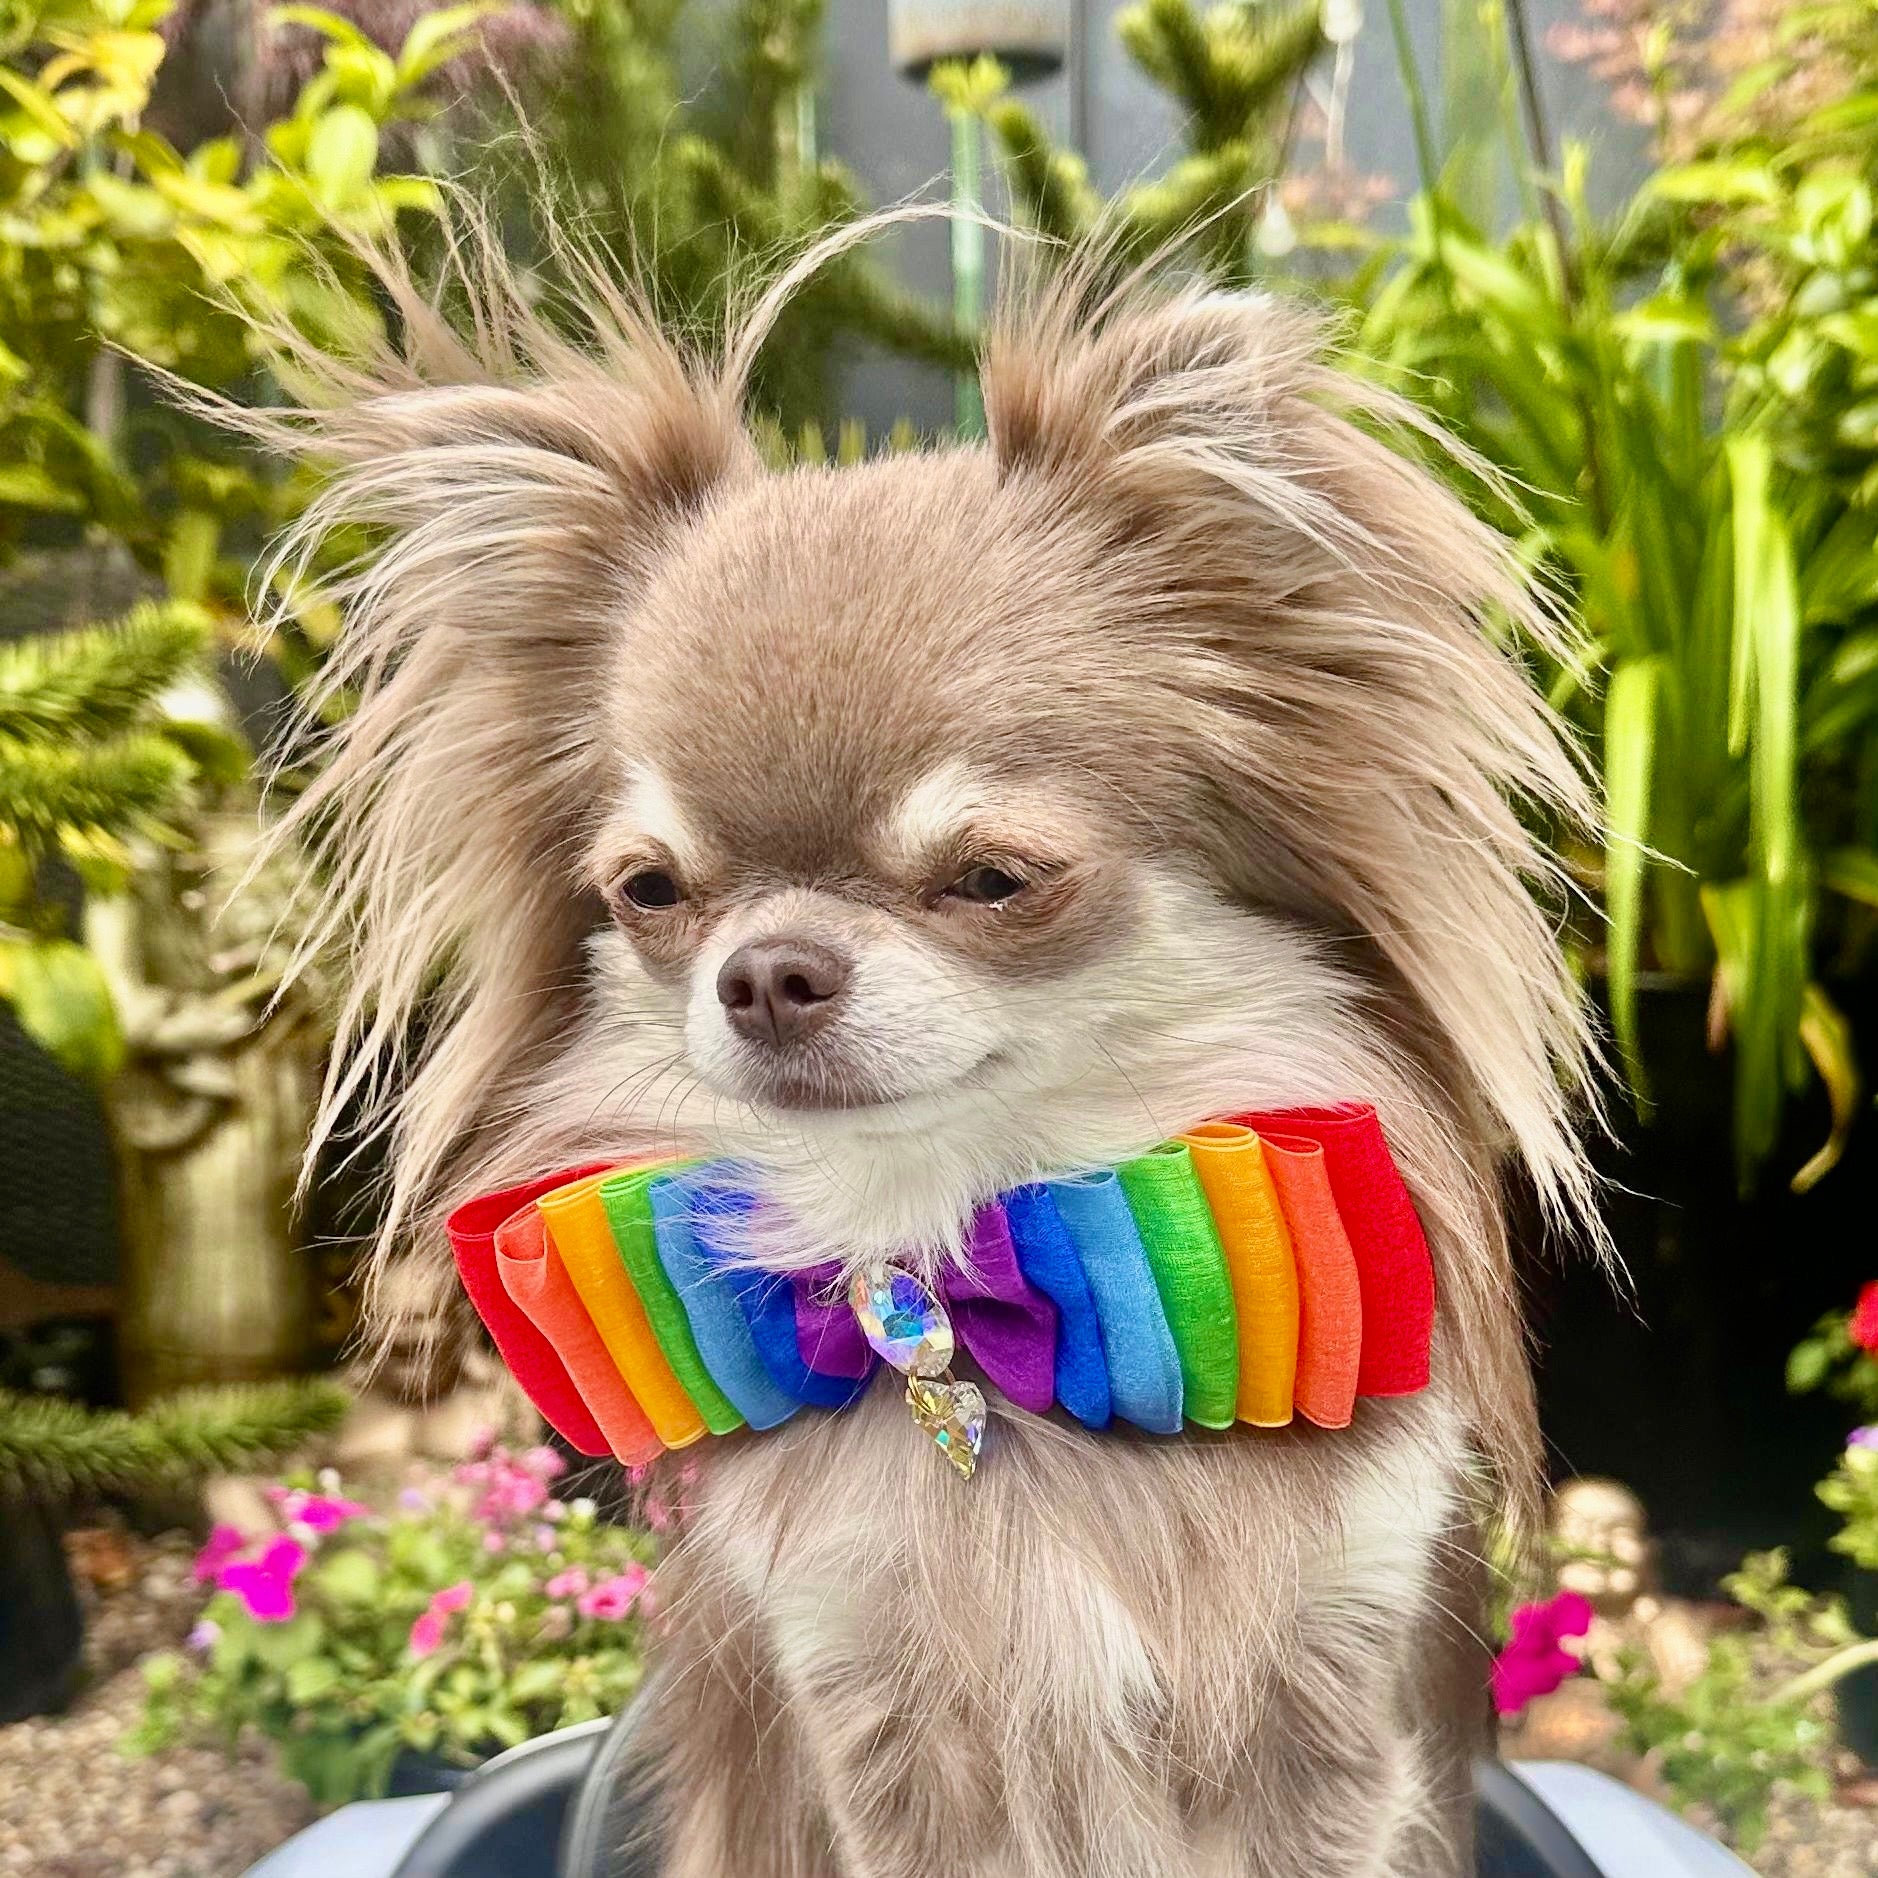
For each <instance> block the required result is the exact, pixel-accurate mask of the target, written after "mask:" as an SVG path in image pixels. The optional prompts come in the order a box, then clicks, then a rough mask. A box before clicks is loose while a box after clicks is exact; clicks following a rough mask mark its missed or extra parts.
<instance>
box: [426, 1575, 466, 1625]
mask: <svg viewBox="0 0 1878 1878" xmlns="http://www.w3.org/2000/svg"><path fill="white" fill-rule="evenodd" d="M475 1595H476V1587H475V1586H474V1585H473V1584H471V1583H470V1581H469V1580H468V1579H467V1578H465V1579H464V1580H463V1581H462V1583H461V1584H454V1585H446V1586H445V1587H444V1588H443V1589H442V1590H441V1591H439V1592H437V1593H436V1594H435V1595H434V1596H433V1597H432V1598H431V1600H430V1608H431V1609H432V1610H433V1611H441V1612H442V1613H443V1615H444V1616H445V1617H454V1616H455V1615H456V1613H457V1612H458V1611H461V1610H464V1609H467V1608H468V1605H469V1601H470V1599H471V1598H473V1597H474V1596H475Z"/></svg>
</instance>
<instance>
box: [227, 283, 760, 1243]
mask: <svg viewBox="0 0 1878 1878" xmlns="http://www.w3.org/2000/svg"><path fill="white" fill-rule="evenodd" d="M383 284H384V286H385V288H386V290H387V292H388V293H389V294H390V296H391V298H392V300H393V303H394V311H395V313H396V315H397V317H398V322H399V332H400V338H399V341H398V342H397V344H396V345H395V346H394V345H392V344H389V343H387V344H385V345H382V346H380V347H378V348H376V349H375V350H374V351H373V352H371V353H370V355H369V356H366V357H365V358H363V359H360V358H357V357H354V358H350V359H335V358H333V357H331V356H328V355H321V354H319V353H317V352H313V351H311V350H309V349H308V348H307V347H306V346H305V345H304V344H301V343H299V342H297V341H295V340H294V339H293V338H292V336H291V335H276V337H278V338H284V340H285V342H286V344H287V346H288V348H289V353H288V356H287V358H286V359H285V360H284V370H283V375H284V376H286V377H287V378H288V380H289V382H290V383H292V384H293V386H294V388H295V389H296V391H297V392H298V393H299V394H300V404H299V408H298V409H296V410H292V411H289V412H287V413H284V414H283V413H280V412H278V411H276V412H271V413H261V414H258V415H256V416H250V417H249V418H248V419H247V420H246V422H247V427H248V428H250V429H251V430H261V431H262V432H263V433H264V435H265V436H266V437H267V438H268V440H269V441H271V442H273V443H274V444H276V445H280V444H282V443H285V444H286V445H287V446H288V447H290V448H292V449H294V450H296V451H298V452H300V453H302V454H305V455H306V456H308V457H310V458H312V459H314V460H315V461H316V462H318V463H319V464H321V465H322V466H324V467H325V468H326V469H327V470H328V472H329V475H328V479H327V480H326V482H325V483H324V485H323V487H322V489H321V492H320V493H319V495H318V496H317V497H316V499H315V500H314V502H313V503H312V505H311V507H310V508H309V509H308V511H307V512H306V514H305V515H304V517H303V518H302V519H301V521H300V522H299V523H298V524H297V526H296V527H295V528H294V530H293V531H292V532H291V534H290V535H289V536H288V538H287V539H286V541H285V542H284V543H283V544H282V545H281V547H280V549H279V550H278V551H277V554H276V557H275V560H274V563H273V565H272V568H271V570H270V573H271V577H272V579H273V583H274V585H275V587H276V588H277V590H278V591H280V592H281V593H283V594H285V595H286V596H287V598H286V600H284V601H283V602H282V606H283V610H291V609H292V607H293V606H294V605H296V604H297V603H298V600H299V599H300V598H301V597H302V596H304V595H306V594H308V593H312V594H316V595H317V596H318V597H320V598H321V599H323V600H328V601H331V602H334V603H336V604H337V606H338V607H339V609H340V610H341V613H342V615H343V626H342V629H341V631H340V635H339V638H338V642H337V644H336V645H335V647H334V649H333V650H332V652H331V653H330V655H329V656H328V660H327V663H326V666H325V669H324V672H323V673H322V675H321V678H320V680H319V683H318V686H317V688H316V690H315V693H314V695H313V696H312V698H311V700H310V701H311V703H312V705H313V707H314V709H315V711H316V712H317V713H318V714H319V715H320V716H321V717H323V718H324V720H325V722H326V723H327V725H328V726H330V727H329V728H327V729H326V730H324V731H323V732H322V733H321V735H320V739H319V743H320V747H319V749H318V751H317V752H316V767H315V779H314V781H313V782H312V784H311V786H310V787H309V789H308V790H307V792H306V793H305V794H304V795H303V796H302V797H301V798H300V800H299V801H298V803H297V804H296V805H295V807H294V808H293V810H292V812H291V814H290V815H289V816H288V817H287V818H286V822H285V832H286V834H287V836H288V837H289V838H292V837H296V836H297V837H299V838H301V839H303V840H304V841H305V842H306V844H307V845H308V846H309V847H310V848H311V849H312V851H313V856H314V860H315V864H316V866H317V868H318V869H319V872H320V875H321V880H320V886H319V893H320V896H321V897H320V904H319V908H318V912H317V916H316V918H315V920H314V922H313V927H312V937H311V938H310V939H309V941H308V944H307V950H308V952H309V953H311V951H313V950H314V949H315V948H326V949H329V950H330V951H331V952H333V953H335V954H337V955H338V956H337V958H336V960H335V963H336V964H338V966H339V967H340V969H341V970H343V972H344V974H345V976H346V980H347V990H346V994H345V997H344V1000H343V1003H342V1005H341V1007H340V1010H339V1013H338V1020H337V1021H338V1037H337V1040H336V1044H335V1048H334V1052H333V1057H332V1064H333V1067H332V1069H331V1071H330V1074H329V1077H328V1081H327V1086H326V1090H325V1095H324V1101H323V1104H322V1109H321V1115H320V1120H319V1124H318V1127H317V1129H316V1131H315V1134H314V1137H313V1143H312V1146H311V1148H310V1149H309V1156H308V1163H307V1164H308V1166H309V1167H310V1166H311V1165H312V1157H313V1155H314V1154H316V1153H317V1152H318V1150H319V1148H320V1146H321V1144H322V1142H323V1141H324V1140H325V1139H326V1138H327V1137H328V1136H330V1135H331V1134H332V1132H333V1130H334V1128H335V1126H337V1125H340V1124H342V1123H343V1124H344V1126H345V1127H346V1129H347V1131H348V1132H351V1131H353V1130H355V1129H357V1128H359V1127H361V1126H362V1127H364V1128H365V1129H367V1130H372V1131H375V1130H377V1129H379V1128H390V1129H391V1131H392V1133H393V1135H394V1145H395V1149H396V1152H395V1154H394V1157H393V1158H394V1175H393V1185H392V1194H391V1202H390V1218H389V1221H388V1223H387V1225H386V1229H385V1230H386V1238H387V1240H388V1239H389V1237H390V1235H391V1233H392V1232H394V1231H396V1230H397V1229H398V1227H399V1226H400V1225H401V1224H402V1223H406V1222H408V1220H409V1217H410V1216H411V1214H412V1213H413V1212H414V1211H416V1212H423V1211H425V1210H427V1209H428V1208H429V1207H430V1206H431V1205H432V1204H433V1203H434V1201H435V1200H436V1198H437V1195H436V1192H435V1189H436V1187H437V1184H438V1180H439V1176H440V1174H441V1173H442V1171H443V1170H444V1169H445V1167H446V1165H447V1164H448V1163H449V1162H450V1161H451V1159H452V1158H453V1156H454V1154H455V1151H456V1149H457V1148H458V1147H459V1146H460V1145H461V1144H462V1143H463V1142H464V1141H465V1139H466V1138H469V1137H472V1136H474V1135H475V1133H476V1132H477V1130H478V1129H479V1128H482V1127H484V1126H485V1124H486V1123H487V1122H488V1120H489V1118H490V1117H491V1116H492V1115H494V1114H496V1113H497V1112H499V1111H500V1110H501V1109H502V1108H503V1106H504V1104H505V1102H506V1101H507V1100H508V1099H509V1097H511V1096H512V1095H513V1093H514V1091H515V1089H516V1088H517V1087H519V1086H520V1084H521V1082H522V1080H523V1079H524V1078H525V1077H526V1076H527V1074H528V1073H529V1070H530V1067H531V1060H532V1059H533V1058H534V1057H535V1056H536V1055H537V1054H538V1053H539V1051H540V1050H541V1049H542V1048H543V1047H544V1046H545V1043H546V1040H547V1038H548V1037H549V1036H551V1035H552V1033H553V1030H554V1028H555V1026H556V1024H557V1023H558V1022H560V1021H562V1020H563V1019H564V1018H565V1017H566V1016H567V1014H568V1012H569V1009H570V1004H571V1000H572V999H573V998H574V997H575V996H577V994H578V985H579V979H580V976H581V946H582V941H583V939H584V938H585V936H586V934H587V932H588V931H589V930H590V929H591V925H592V919H593V908H592V906H591V903H590V900H589V897H588V894H587V891H586V889H585V888H584V887H583V885H582V883H581V881H580V879H579V876H578V874H577V871H576V865H575V863H576V860H577V857H578V856H579V855H580V854H581V852H582V847H583V837H584V834H585V832H586V830H585V818H586V817H588V816H589V815H591V814H592V813H593V811H594V808H595V806H596V804H597V803H598V801H599V800H600V798H601V795H602V790H601V787H600V784H599V779H598V778H599V765H600V761H601V760H602V758H603V756H604V746H603V737H602V735H601V732H600V726H599V722H598V714H599V710H600V708H601V700H602V698H603V696H604V695H606V694H607V693H608V692H609V691H610V688H611V687H610V684H609V683H608V680H609V678H610V677H611V675H612V666H613V662H614V661H616V660H617V659H618V657H619V643H620V639H621V636H622V633H623V632H624V630H625V628H626V623H627V619H628V616H629V613H630V609H631V607H632V603H633V599H634V596H635V594H636V592H637V591H638V589H639V587H640V586H641V584H642V583H643V581H644V579H645V577H646V575H647V572H648V570H649V568H650V567H651V565H652V564H653V563H654V562H655V561H656V559H657V558H658V556H659V555H660V553H661V551H662V549H663V547H664V546H665V544H666V543H667V542H668V541H669V540H670V538H671V536H672V534H673V531H674V530H675V529H676V528H677V527H679V526H681V525H682V523H683V520H684V518H685V517H687V516H688V515H690V514H691V513H693V512H694V511H696V510H697V509H698V508H700V507H701V506H702V505H704V504H705V503H707V502H709V501H710V500H711V498H712V494H713V492H714V491H715V490H716V489H718V488H719V486H720V485H722V484H724V483H726V482H727V481H732V480H736V479H739V478H741V477H743V476H745V475H749V474H753V473H755V472H756V468H757V463H756V457H755V453H754V451H753V449H752V446H751V444H750V441H749V439H748V436H747V434H746V432H745V430H744V428H743V425H742V423H741V420H740V416H739V413H738V412H737V410H736V408H735V404H734V399H733V398H732V397H731V395H730V394H729V393H728V392H727V391H726V390H725V389H724V388H723V387H722V385H721V382H720V381H719V380H718V379H717V378H716V377H715V376H714V375H712V374H711V373H709V372H708V371H707V370H705V369H702V368H700V367H697V366H695V365H694V364H693V362H692V361H690V360H688V359H687V358H685V357H684V356H683V355H682V354H681V353H680V352H679V351H678V349H677V348H676V347H675V346H673V345H672V344H671V343H670V342H669V341H668V340H667V339H666V338H665V337H664V336H663V335H662V334H661V332H660V331H659V329H658V327H657V325H656V323H655V322H654V321H653V320H652V319H651V318H650V317H649V316H647V315H646V314H645V313H644V312H643V310H642V309H641V308H639V307H638V306H637V305H635V304H634V303H632V302H630V301H628V300H627V299H625V298H624V297H623V296H621V295H619V294H618V293H617V292H614V293H606V292H605V291H604V290H600V292H599V297H598V300H597V304H595V305H590V306H588V307H586V308H585V309H584V311H585V314H586V325H587V328H588V333H587V337H586V340H585V342H584V343H583V344H580V345H575V344H571V343H569V342H568V341H567V340H566V339H564V338H563V337H561V336H559V335H557V334H556V333H554V332H552V331H551V330H549V328H548V327H547V326H546V324H545V323H544V322H543V321H541V320H540V319H539V318H538V317H537V316H536V315H535V314H534V313H533V312H532V311H531V310H530V309H529V308H528V307H527V306H526V305H524V304H523V302H522V299H521V296H520V294H519V292H518V291H517V290H516V288H515V286H514V285H513V283H512V282H509V281H508V280H507V279H506V278H505V277H501V276H499V275H498V276H497V277H496V278H495V279H494V280H493V281H492V280H491V278H490V276H489V275H488V274H487V273H486V272H485V273H482V274H480V275H479V277H477V278H475V279H472V280H468V281H464V280H462V279H459V281H458V283H457V284H458V285H459V286H460V287H467V288H468V289H470V292H469V298H470V301H471V305H470V311H469V316H468V318H467V319H464V320H457V321H447V320H445V319H444V318H442V317H441V316H440V315H439V314H438V313H437V311H436V310H435V309H434V307H433V306H432V305H430V304H429V303H428V302H427V301H426V300H425V299H424V298H423V297H421V296H420V295H418V294H416V293H415V292H414V291H413V290H412V289H411V286H410V283H409V281H408V280H407V279H404V278H403V277H402V276H401V275H400V274H399V273H398V272H397V270H396V266H395V264H387V278H386V279H385V280H384V282H383ZM465 335H467V336H465ZM340 543H344V544H345V545H346V546H347V547H348V548H349V549H351V550H352V558H351V559H349V560H347V561H346V562H345V563H344V564H343V565H342V566H340V567H339V569H338V570H337V572H336V573H335V572H329V571H327V568H328V564H329V559H330V556H331V554H332V550H333V548H334V547H335V545H337V544H340ZM420 1002H421V1004H422V1007H423V1008H422V1024H421V1028H422V1030H423V1032H424V1037H425V1041H424V1043H423V1046H422V1049H421V1052H420V1053H419V1054H418V1055H417V1057H416V1060H415V1061H412V1060H411V1056H410V1049H411V1046H410V1038H411V1033H412V1030H413V1027H414V1025H413V1020H414V1018H416V1017H417V1015H418V1008H419V1005H420Z"/></svg>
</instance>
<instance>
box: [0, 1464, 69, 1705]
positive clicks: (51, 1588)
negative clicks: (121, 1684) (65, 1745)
mask: <svg viewBox="0 0 1878 1878" xmlns="http://www.w3.org/2000/svg"><path fill="white" fill-rule="evenodd" d="M84 1642H85V1617H84V1612H83V1610H82V1609H81V1607H80V1605H79V1602H78V1589H77V1587H76V1586H75V1585H74V1584H73V1583H72V1573H71V1568H70V1566H69V1565H68V1564H67V1563H66V1558H65V1547H64V1545H63V1543H62V1542H61V1539H60V1526H59V1521H58V1516H57V1515H56V1514H55V1513H54V1512H53V1511H52V1510H51V1509H50V1508H47V1507H44V1506H40V1505H37V1504H36V1503H34V1502H31V1501H27V1502H24V1503H21V1502H16V1501H7V1500H0V1724H5V1723H7V1722H16V1721H22V1720H24V1719H25V1717H27V1716H28V1715H44V1714H47V1713H49V1712H51V1711H52V1710H54V1709H60V1708H63V1707H64V1706H65V1705H66V1703H68V1702H69V1701H70V1700H71V1699H72V1697H73V1696H74V1695H76V1694H77V1692H78V1686H79V1683H80V1681H81V1680H82V1677H83V1663H82V1662H81V1660H80V1659H81V1652H82V1650H83V1647H84Z"/></svg>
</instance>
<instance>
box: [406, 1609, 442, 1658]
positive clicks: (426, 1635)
mask: <svg viewBox="0 0 1878 1878" xmlns="http://www.w3.org/2000/svg"><path fill="white" fill-rule="evenodd" d="M447 1621H448V1620H447V1619H446V1618H445V1617H444V1614H443V1613H442V1612H441V1611H430V1610H427V1611H424V1612H422V1613H420V1614H419V1615H418V1616H417V1617H415V1618H413V1619H412V1622H411V1654H412V1655H413V1656H416V1657H426V1656H429V1655H431V1654H432V1653H433V1652H434V1651H435V1650H436V1649H437V1647H438V1646H439V1645H440V1644H441V1643H442V1642H443V1632H444V1625H445V1623H446V1622H447Z"/></svg>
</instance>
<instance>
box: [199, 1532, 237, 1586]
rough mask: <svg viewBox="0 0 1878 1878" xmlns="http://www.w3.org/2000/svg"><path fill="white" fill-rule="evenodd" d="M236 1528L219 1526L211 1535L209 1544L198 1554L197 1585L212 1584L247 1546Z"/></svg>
mask: <svg viewBox="0 0 1878 1878" xmlns="http://www.w3.org/2000/svg"><path fill="white" fill-rule="evenodd" d="M247 1543H248V1542H247V1540H246V1539H244V1538H243V1537H242V1536H241V1530H240V1528H239V1527H236V1526H217V1527H215V1528H214V1530H213V1531H211V1532H210V1534H209V1542H208V1544H207V1545H205V1546H204V1547H203V1548H202V1550H201V1551H200V1552H198V1553H197V1554H196V1583H197V1584H199V1585H206V1584H212V1583H213V1582H214V1581H215V1580H216V1579H217V1578H218V1577H219V1576H220V1575H221V1570H222V1567H223V1566H224V1565H226V1564H227V1563H228V1561H229V1560H230V1559H231V1558H233V1557H234V1556H235V1554H236V1553H237V1552H239V1551H240V1550H241V1548H242V1547H243V1546H245V1545H246V1544H247Z"/></svg>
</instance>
